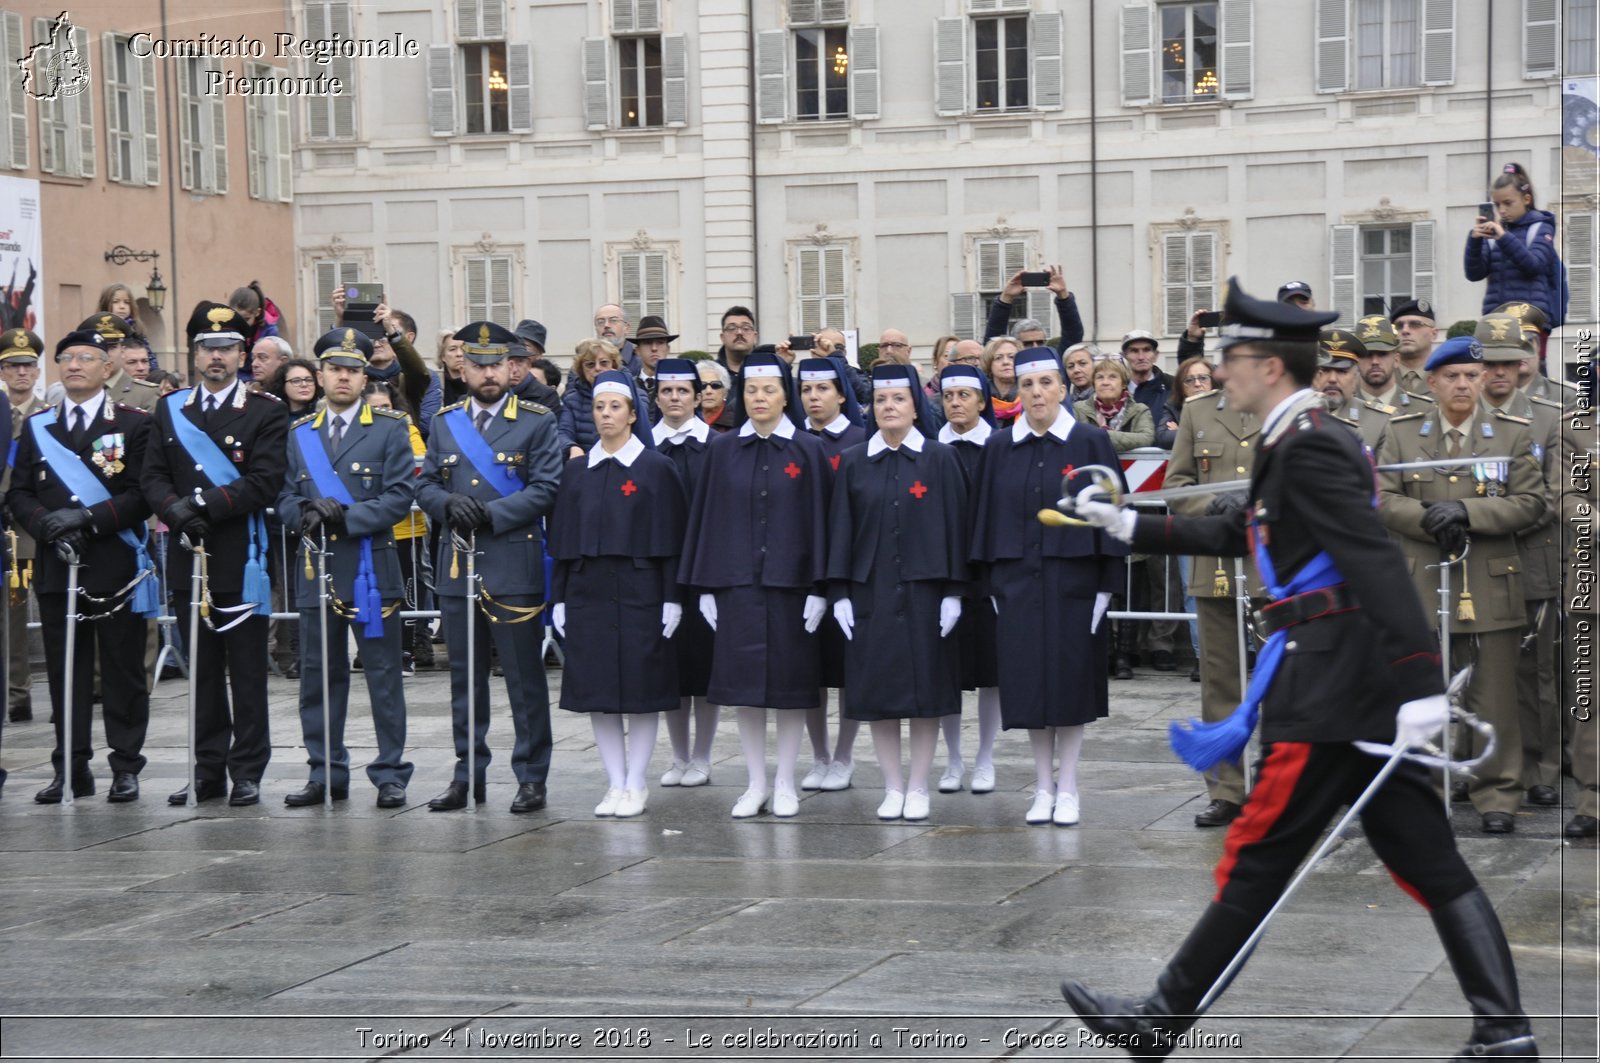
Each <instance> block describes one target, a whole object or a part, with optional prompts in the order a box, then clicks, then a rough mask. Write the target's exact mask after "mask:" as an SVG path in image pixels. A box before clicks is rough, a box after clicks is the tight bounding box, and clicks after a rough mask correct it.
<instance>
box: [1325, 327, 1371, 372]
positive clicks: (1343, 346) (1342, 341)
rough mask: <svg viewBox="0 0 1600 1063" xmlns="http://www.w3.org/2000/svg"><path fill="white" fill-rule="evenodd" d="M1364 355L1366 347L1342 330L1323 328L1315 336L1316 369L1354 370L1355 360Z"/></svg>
mask: <svg viewBox="0 0 1600 1063" xmlns="http://www.w3.org/2000/svg"><path fill="white" fill-rule="evenodd" d="M1366 353H1367V348H1366V346H1365V345H1364V344H1362V342H1361V341H1360V340H1358V339H1356V338H1355V336H1354V335H1353V334H1352V333H1349V332H1346V331H1345V330H1344V329H1340V328H1325V329H1323V330H1322V331H1321V332H1319V333H1318V334H1317V368H1318V369H1354V368H1355V367H1356V359H1357V358H1360V357H1361V356H1363V355H1365V354H1366Z"/></svg>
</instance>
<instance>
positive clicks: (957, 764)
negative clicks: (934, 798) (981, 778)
mask: <svg viewBox="0 0 1600 1063" xmlns="http://www.w3.org/2000/svg"><path fill="white" fill-rule="evenodd" d="M966 773H967V766H966V764H965V763H963V762H962V761H959V760H952V761H951V762H950V764H949V766H947V767H946V768H945V769H944V774H943V775H941V776H939V792H940V793H941V794H953V793H957V792H959V791H960V789H961V777H962V776H963V775H965V774H966Z"/></svg>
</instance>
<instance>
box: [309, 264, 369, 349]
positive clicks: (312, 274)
mask: <svg viewBox="0 0 1600 1063" xmlns="http://www.w3.org/2000/svg"><path fill="white" fill-rule="evenodd" d="M331 254H333V252H332V251H329V250H327V249H323V250H322V251H321V252H320V253H319V254H313V255H312V256H310V257H308V258H307V260H306V267H305V268H306V271H307V273H308V274H309V280H308V283H309V284H310V285H311V299H310V300H309V301H310V303H311V305H312V306H314V307H315V308H316V309H315V311H314V315H315V321H316V332H315V334H314V335H313V336H311V337H310V339H311V340H312V341H313V342H315V340H316V339H317V337H319V336H322V335H323V334H324V333H326V332H328V331H329V330H330V329H332V328H334V313H333V301H332V294H333V287H334V285H335V284H340V285H343V284H360V283H361V276H362V274H363V273H364V272H366V271H367V270H369V269H370V268H371V265H372V263H371V260H370V259H368V258H363V257H327V256H329V255H331Z"/></svg>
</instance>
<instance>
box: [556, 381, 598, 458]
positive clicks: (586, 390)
mask: <svg viewBox="0 0 1600 1063" xmlns="http://www.w3.org/2000/svg"><path fill="white" fill-rule="evenodd" d="M556 434H557V437H558V438H559V439H560V440H561V453H562V454H565V453H566V452H567V451H568V450H569V449H571V448H572V447H582V448H583V449H584V450H588V449H589V448H590V447H592V446H594V445H595V443H596V442H597V441H598V440H599V439H600V430H599V429H598V428H596V427H595V426H594V385H593V384H592V383H590V382H589V381H587V380H585V379H583V377H582V376H581V375H579V374H573V376H572V377H570V378H569V379H568V381H567V390H566V392H565V393H564V394H563V395H562V396H561V418H560V421H559V422H558V423H557V430H556Z"/></svg>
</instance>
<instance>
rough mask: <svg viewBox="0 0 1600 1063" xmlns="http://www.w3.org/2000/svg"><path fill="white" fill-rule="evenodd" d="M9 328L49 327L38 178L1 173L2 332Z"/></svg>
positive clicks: (39, 329) (43, 330) (38, 330)
mask: <svg viewBox="0 0 1600 1063" xmlns="http://www.w3.org/2000/svg"><path fill="white" fill-rule="evenodd" d="M10 328H26V329H32V330H33V331H34V332H36V333H38V334H39V335H40V336H43V335H45V333H46V331H47V329H46V328H45V321H44V235H43V233H42V232H41V231H40V212H39V182H38V181H34V180H30V179H28V178H26V177H0V332H3V331H4V330H6V329H10Z"/></svg>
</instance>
